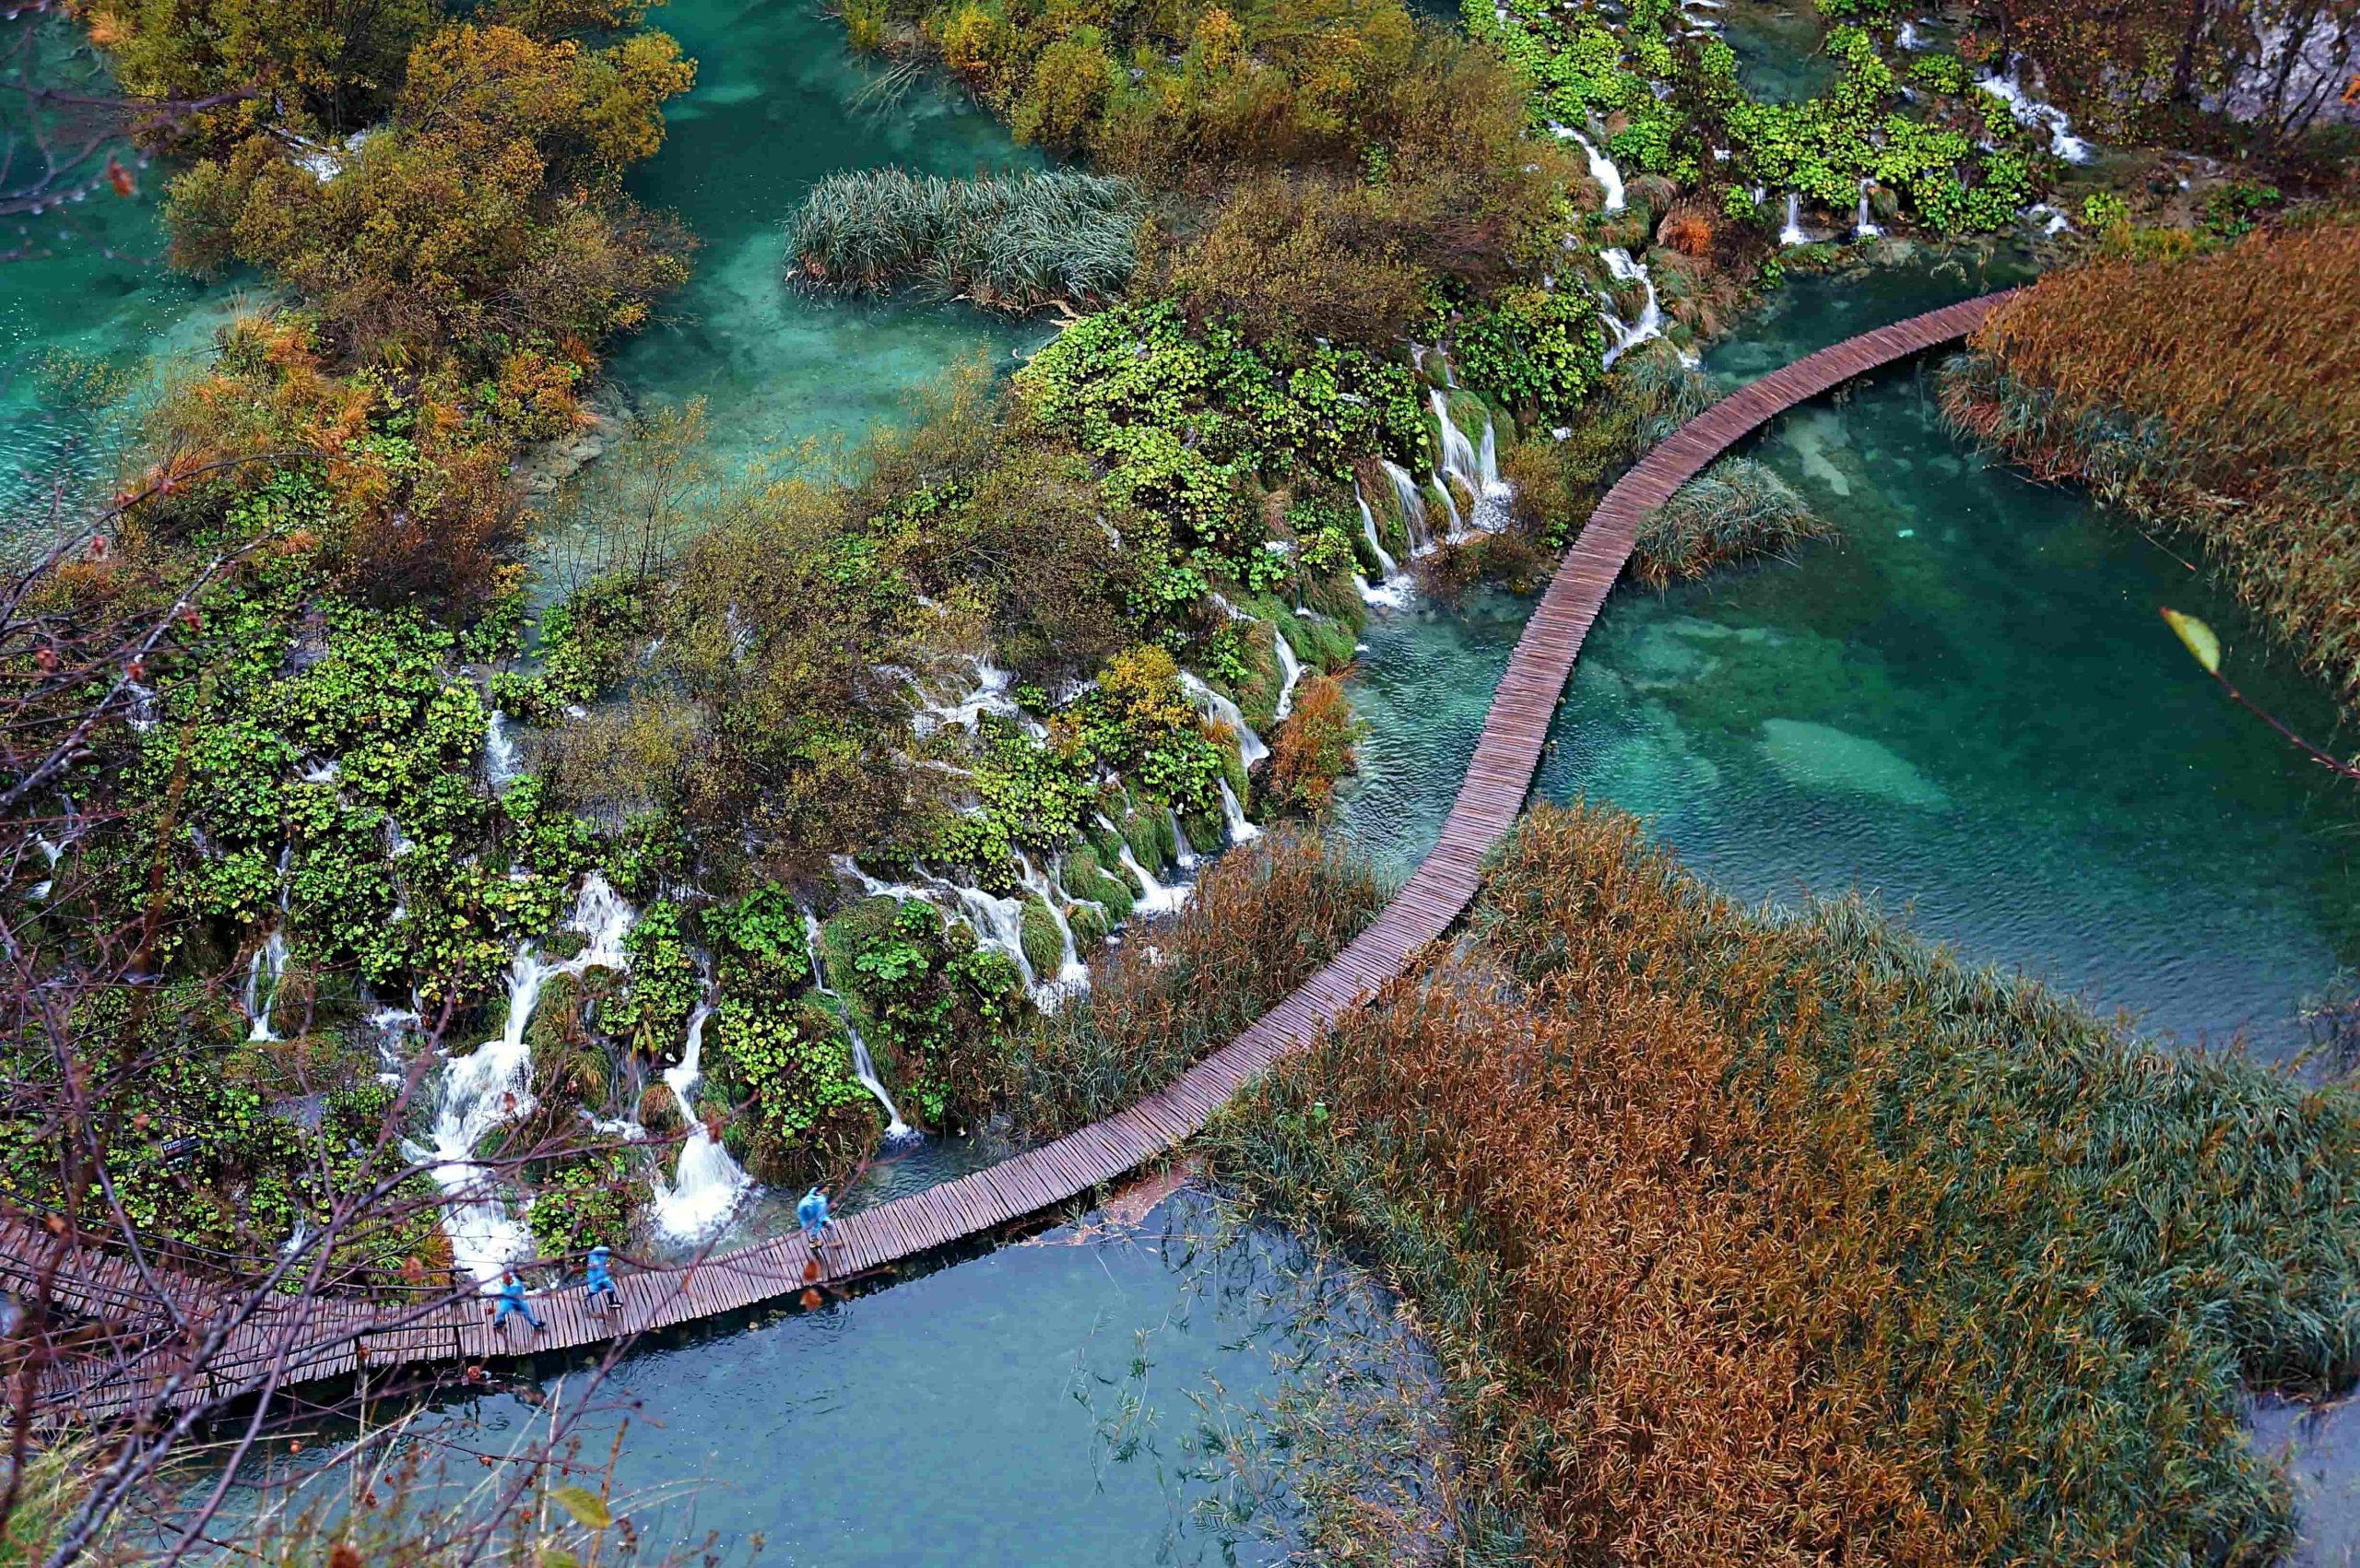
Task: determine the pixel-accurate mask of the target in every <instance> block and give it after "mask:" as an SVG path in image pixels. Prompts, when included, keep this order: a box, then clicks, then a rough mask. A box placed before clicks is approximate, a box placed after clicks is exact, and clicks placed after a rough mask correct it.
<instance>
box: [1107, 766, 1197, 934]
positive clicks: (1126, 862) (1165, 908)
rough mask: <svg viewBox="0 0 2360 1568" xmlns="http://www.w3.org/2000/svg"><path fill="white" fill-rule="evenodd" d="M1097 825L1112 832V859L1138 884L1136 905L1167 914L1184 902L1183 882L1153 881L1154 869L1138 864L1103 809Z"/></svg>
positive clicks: (1184, 888)
mask: <svg viewBox="0 0 2360 1568" xmlns="http://www.w3.org/2000/svg"><path fill="white" fill-rule="evenodd" d="M1228 787H1229V786H1228V785H1227V784H1222V785H1221V788H1222V789H1224V790H1226V789H1227V788H1228ZM1098 825H1099V826H1100V827H1102V828H1103V829H1105V830H1106V831H1107V832H1109V833H1111V834H1112V835H1114V839H1115V859H1117V860H1119V861H1120V862H1121V863H1122V867H1123V869H1124V870H1126V871H1128V872H1129V873H1130V874H1131V877H1132V879H1133V880H1135V881H1137V882H1138V883H1139V902H1138V906H1137V907H1139V908H1140V909H1143V910H1145V911H1146V912H1147V913H1148V914H1171V913H1172V912H1173V911H1174V910H1176V909H1178V908H1179V907H1180V906H1181V905H1182V904H1184V903H1186V902H1188V889H1187V887H1186V884H1185V883H1184V884H1182V885H1181V886H1179V887H1175V888H1167V887H1165V886H1164V885H1163V884H1162V883H1161V882H1159V881H1157V880H1156V879H1155V873H1154V872H1152V871H1150V870H1149V869H1148V868H1147V867H1144V866H1142V865H1140V864H1139V856H1138V855H1133V854H1132V853H1131V841H1130V840H1128V839H1127V838H1125V837H1124V836H1123V831H1122V830H1121V829H1120V828H1117V827H1116V826H1115V824H1114V823H1112V822H1110V821H1108V820H1107V819H1106V814H1105V813H1104V812H1103V811H1102V812H1100V813H1099V814H1098Z"/></svg>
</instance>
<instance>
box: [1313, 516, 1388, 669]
mask: <svg viewBox="0 0 2360 1568" xmlns="http://www.w3.org/2000/svg"><path fill="white" fill-rule="evenodd" d="M1352 548H1354V550H1355V551H1363V550H1366V549H1367V548H1368V541H1367V540H1366V539H1363V538H1362V537H1361V536H1360V535H1358V534H1354V535H1353V536H1352ZM1361 564H1362V566H1363V569H1364V570H1365V571H1366V572H1367V574H1368V575H1369V576H1370V577H1371V578H1374V577H1375V575H1376V562H1375V561H1374V560H1366V561H1363V562H1362V563H1361ZM1303 602H1304V604H1305V605H1307V606H1309V607H1311V608H1313V609H1315V610H1316V611H1318V612H1319V613H1320V614H1321V615H1323V616H1326V617H1327V619H1328V620H1329V621H1330V622H1331V623H1333V625H1334V626H1335V627H1336V628H1338V629H1339V630H1340V631H1341V632H1342V635H1343V643H1344V655H1345V662H1346V663H1350V662H1351V654H1352V648H1353V644H1355V643H1358V642H1359V641H1360V640H1361V633H1362V632H1363V631H1365V630H1366V629H1367V626H1368V604H1367V601H1365V600H1363V598H1362V597H1361V589H1360V584H1357V583H1355V582H1353V581H1352V574H1351V572H1329V573H1328V574H1327V576H1325V577H1320V578H1315V579H1314V580H1313V581H1311V582H1309V583H1306V584H1304V589H1303ZM1327 667H1328V668H1330V669H1340V668H1341V667H1343V666H1341V665H1334V664H1331V665H1329V666H1327Z"/></svg>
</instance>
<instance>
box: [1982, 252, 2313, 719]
mask: <svg viewBox="0 0 2360 1568" xmlns="http://www.w3.org/2000/svg"><path fill="white" fill-rule="evenodd" d="M2355 280H2360V225H2355V224H2354V223H2352V222H2349V221H2343V222H2331V223H2330V222H2323V223H2319V224H2317V225H2314V226H2312V227H2308V228H2302V229H2295V230H2285V231H2283V232H2275V233H2272V232H2257V233H2255V234H2253V235H2252V236H2250V237H2249V238H2248V239H2247V240H2246V241H2245V242H2242V243H2240V244H2237V245H2236V246H2233V247H2231V248H2229V249H2226V250H2221V251H2215V252H2212V253H2206V254H2201V255H2195V256H2189V257H2186V258H2182V259H2178V260H2174V261H2165V262H2145V263H2142V262H2136V261H2130V260H2112V261H2102V262H2098V263H2095V264H2094V265H2089V266H2084V267H2078V268H2075V269H2072V270H2071V271H2067V272H2058V273H2051V274H2049V275H2048V276H2047V277H2044V278H2043V279H2042V280H2041V281H2040V282H2039V283H2038V284H2036V285H2035V286H2034V287H2033V288H2032V289H2028V290H2027V291H2025V292H2024V294H2023V295H2022V296H2020V297H2019V298H2018V299H2016V300H2015V301H2012V303H2010V304H2009V305H2008V306H2007V307H2006V308H2005V309H2003V310H2001V311H2000V312H1998V313H1996V314H1995V315H1994V316H1993V317H1992V318H1991V319H1990V320H1989V321H1988V322H1987V323H1985V324H1984V325H1983V327H1982V329H1981V330H1980V331H1978V332H1977V333H1976V335H1975V336H1974V338H1973V339H1971V340H1970V343H1969V348H1970V349H1971V352H1970V353H1969V354H1968V355H1967V356H1965V358H1963V359H1961V360H1957V361H1954V362H1953V364H1952V365H1951V366H1950V367H1949V369H1948V370H1947V371H1946V373H1945V377H1944V384H1943V389H1942V406H1943V408H1944V411H1945V412H1946V413H1947V414H1948V415H1949V416H1950V418H1951V419H1953V422H1954V423H1956V424H1957V425H1958V426H1959V427H1960V428H1961V429H1963V430H1965V431H1966V432H1967V433H1968V434H1969V435H1971V436H1973V437H1976V438H1977V439H1979V440H1981V441H1984V442H1988V443H1990V444H1991V445H1993V446H1995V447H1997V448H1999V449H2000V450H2001V451H2003V452H2005V453H2006V454H2009V455H2010V456H2012V457H2013V458H2015V459H2017V460H2018V461H2020V462H2022V463H2024V464H2025V465H2026V466H2028V467H2030V468H2031V469H2032V470H2033V471H2034V472H2035V474H2037V475H2039V476H2040V477H2044V478H2058V477H2065V478H2075V479H2080V480H2083V481H2084V482H2086V483H2088V484H2089V485H2091V486H2092V487H2093V488H2094V489H2095V490H2096V491H2097V492H2098V493H2099V494H2100V495H2101V496H2103V497H2105V498H2106V499H2107V500H2109V501H2116V502H2118V503H2120V504H2122V505H2124V506H2126V507H2128V508H2129V509H2130V510H2131V511H2132V512H2133V513H2136V514H2138V515H2140V516H2141V517H2142V518H2143V519H2145V520H2147V521H2149V522H2151V523H2153V524H2158V525H2164V526H2167V527H2171V528H2175V529H2180V530H2184V531H2186V532H2187V533H2189V534H2190V535H2192V536H2195V537H2196V538H2197V539H2198V540H2199V541H2201V544H2202V546H2203V548H2204V550H2205V553H2206V555H2207V556H2208V557H2209V558H2210V560H2212V564H2213V565H2214V567H2215V568H2216V569H2218V570H2219V571H2220V572H2222V573H2223V574H2224V576H2225V577H2226V579H2227V581H2228V582H2229V584H2231V586H2232V587H2233V589H2234V590H2235V592H2236V595H2237V596H2238V598H2239V599H2241V600H2242V601H2243V602H2244V603H2245V604H2246V606H2247V607H2248V608H2250V609H2251V610H2253V611H2254V612H2255V614H2256V615H2257V617H2258V618H2259V619H2261V620H2262V621H2263V622H2264V623H2265V624H2266V625H2268V626H2269V627H2271V630H2272V631H2273V632H2274V634H2275V635H2276V636H2277V637H2279V638H2280V640H2281V641H2282V642H2283V643H2284V644H2285V646H2286V647H2287V648H2288V649H2289V651H2290V652H2292V653H2293V654H2294V655H2295V657H2296V658H2298V659H2299V660H2300V661H2301V662H2302V663H2303V664H2304V666H2306V667H2307V668H2308V669H2309V670H2310V671H2311V672H2312V674H2314V675H2315V676H2317V677H2318V678H2320V679H2322V680H2325V681H2327V682H2328V683H2329V684H2330V686H2332V687H2333V688H2334V690H2336V692H2337V694H2338V695H2339V696H2340V697H2341V698H2342V701H2343V703H2344V705H2345V707H2346V709H2347V711H2352V712H2360V286H2356V285H2355Z"/></svg>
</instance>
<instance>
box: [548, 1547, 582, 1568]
mask: <svg viewBox="0 0 2360 1568" xmlns="http://www.w3.org/2000/svg"><path fill="white" fill-rule="evenodd" d="M540 1568H582V1559H580V1558H579V1557H576V1556H574V1555H573V1553H572V1552H570V1551H568V1550H565V1548H563V1547H561V1546H545V1547H543V1548H541V1564H540Z"/></svg>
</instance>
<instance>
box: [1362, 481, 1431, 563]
mask: <svg viewBox="0 0 2360 1568" xmlns="http://www.w3.org/2000/svg"><path fill="white" fill-rule="evenodd" d="M1376 465H1377V466H1378V467H1380V468H1382V469H1384V470H1385V477H1386V478H1388V479H1391V480H1392V481H1393V497H1394V499H1395V500H1396V501H1398V502H1399V503H1400V506H1401V526H1402V528H1403V529H1404V530H1406V531H1407V532H1408V534H1409V536H1410V554H1411V555H1412V556H1421V555H1423V554H1425V553H1426V552H1427V551H1428V550H1430V549H1432V548H1434V530H1433V528H1432V527H1431V526H1429V525H1428V524H1427V522H1426V498H1425V497H1424V496H1422V495H1421V494H1420V493H1419V491H1418V481H1417V480H1415V479H1413V478H1411V477H1410V470H1408V469H1407V468H1404V467H1402V466H1400V465H1399V464H1398V463H1396V462H1394V461H1393V460H1392V459H1391V458H1389V457H1380V458H1378V459H1377V460H1376Z"/></svg>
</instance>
